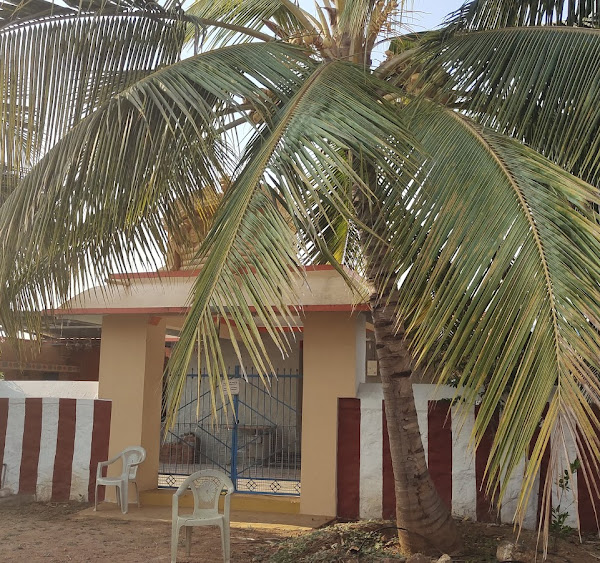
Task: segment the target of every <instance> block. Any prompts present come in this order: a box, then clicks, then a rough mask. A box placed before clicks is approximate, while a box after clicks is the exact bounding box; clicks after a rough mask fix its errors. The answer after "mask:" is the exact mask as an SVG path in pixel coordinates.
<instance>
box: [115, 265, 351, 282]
mask: <svg viewBox="0 0 600 563" xmlns="http://www.w3.org/2000/svg"><path fill="white" fill-rule="evenodd" d="M342 268H343V269H344V271H346V272H347V273H349V274H356V272H354V270H351V269H350V268H348V267H346V266H342ZM299 269H303V270H304V271H305V272H331V271H335V268H334V267H333V266H331V265H330V264H314V265H312V266H304V267H303V268H299ZM199 273H200V269H199V268H196V269H194V270H165V271H161V272H132V273H129V274H119V273H117V274H110V275H109V276H108V279H109V280H130V279H153V278H193V277H196V276H197V275H198V274H199Z"/></svg>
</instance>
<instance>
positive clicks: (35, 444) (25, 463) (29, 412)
mask: <svg viewBox="0 0 600 563" xmlns="http://www.w3.org/2000/svg"><path fill="white" fill-rule="evenodd" d="M41 438H42V399H25V423H24V425H23V449H22V453H21V474H20V477H19V492H20V493H24V494H29V495H32V494H35V491H36V485H37V476H38V461H39V459H40V442H41Z"/></svg>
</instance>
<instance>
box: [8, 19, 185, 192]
mask: <svg viewBox="0 0 600 563" xmlns="http://www.w3.org/2000/svg"><path fill="white" fill-rule="evenodd" d="M183 32H184V24H183V23H182V22H181V21H178V20H177V19H171V18H164V19H156V18H154V17H152V15H151V14H147V13H140V14H139V15H135V16H132V15H129V16H124V15H112V16H96V15H89V16H81V17H78V16H68V17H66V16H63V17H61V18H60V19H58V20H54V19H52V18H50V19H48V18H41V19H39V18H38V19H30V20H27V22H20V23H19V24H15V25H12V26H11V27H10V28H5V29H4V30H3V31H0V58H1V60H2V65H0V94H1V95H0V122H1V123H2V125H1V127H0V170H2V169H5V170H6V171H7V177H8V180H9V181H8V183H7V184H6V189H7V190H12V189H14V186H15V182H16V181H18V179H19V178H22V177H23V176H24V175H25V173H26V172H27V171H28V170H29V169H30V168H31V166H32V165H33V164H35V162H37V161H38V160H39V158H40V157H41V156H42V155H44V154H45V153H46V152H47V151H48V150H49V149H50V148H51V147H52V146H53V145H54V144H55V143H56V142H57V141H58V139H60V138H61V137H62V136H63V135H64V134H65V133H66V132H67V131H68V130H69V129H70V128H72V127H73V126H74V125H75V124H76V123H78V122H79V121H80V120H81V119H83V118H85V116H86V115H89V114H90V113H91V112H93V111H94V109H96V108H97V107H98V106H99V105H101V104H102V103H104V102H105V101H106V100H108V99H109V98H110V96H111V95H112V94H114V93H115V92H119V91H121V90H123V89H124V88H126V87H127V86H128V85H130V84H133V83H135V82H136V81H138V80H140V79H141V78H143V77H145V76H147V75H148V73H149V72H150V71H151V70H152V69H154V68H155V67H160V66H162V65H167V64H172V63H174V62H175V61H177V60H178V59H179V55H180V52H181V47H182V43H183Z"/></svg>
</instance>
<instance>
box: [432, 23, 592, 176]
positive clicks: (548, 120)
mask: <svg viewBox="0 0 600 563" xmlns="http://www.w3.org/2000/svg"><path fill="white" fill-rule="evenodd" d="M433 50H434V53H433V55H432V58H431V60H430V61H429V65H430V66H429V68H430V71H429V73H426V74H427V76H428V79H429V82H430V83H434V84H435V85H436V88H437V97H436V99H440V100H441V99H445V100H448V99H449V100H450V101H451V103H454V104H455V105H456V106H457V107H459V108H460V109H461V110H463V111H464V112H465V113H466V114H467V115H469V116H470V117H471V118H473V119H475V120H477V121H478V122H479V123H481V124H483V125H485V126H487V127H491V128H493V129H495V130H496V131H499V132H501V133H504V134H506V135H509V136H512V137H515V138H517V139H519V140H522V141H524V142H525V143H527V144H528V145H529V146H531V147H532V148H534V149H535V150H537V151H539V152H540V153H542V154H543V155H544V156H546V157H547V158H549V159H550V160H552V161H553V162H555V163H556V164H558V165H559V166H561V167H563V168H565V169H566V170H567V171H569V172H571V173H572V174H574V175H576V176H579V177H581V178H583V179H584V180H586V181H587V182H590V183H592V184H595V185H598V183H599V182H600V108H599V107H598V104H597V103H596V101H597V99H598V97H599V96H600V68H599V67H598V65H597V64H595V61H597V60H598V58H599V57H600V30H595V29H583V28H573V27H570V28H567V27H538V28H519V29H508V30H507V29H503V30H497V31H485V32H478V33H467V34H456V35H454V36H452V37H451V38H450V39H448V40H447V41H443V42H441V43H439V44H438V45H436V46H435V47H434V49H433Z"/></svg>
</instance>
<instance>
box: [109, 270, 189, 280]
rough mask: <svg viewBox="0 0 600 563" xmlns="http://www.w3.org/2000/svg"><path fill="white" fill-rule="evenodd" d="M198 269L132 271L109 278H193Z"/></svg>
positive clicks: (112, 275) (111, 275)
mask: <svg viewBox="0 0 600 563" xmlns="http://www.w3.org/2000/svg"><path fill="white" fill-rule="evenodd" d="M199 273H200V270H198V269H196V270H166V271H164V272H132V273H130V274H110V275H109V276H108V279H109V280H131V279H142V280H143V279H154V278H195V277H196V276H197V275H198V274H199Z"/></svg>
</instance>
